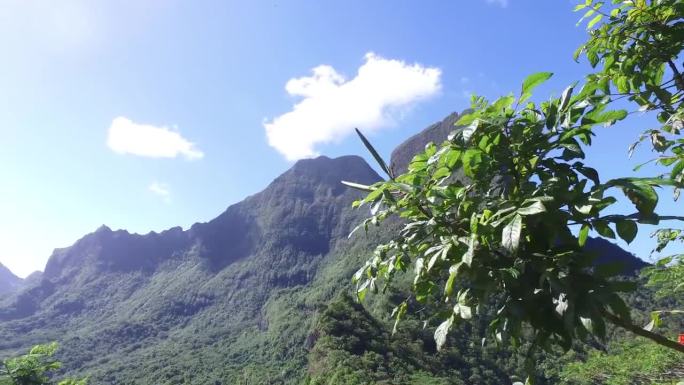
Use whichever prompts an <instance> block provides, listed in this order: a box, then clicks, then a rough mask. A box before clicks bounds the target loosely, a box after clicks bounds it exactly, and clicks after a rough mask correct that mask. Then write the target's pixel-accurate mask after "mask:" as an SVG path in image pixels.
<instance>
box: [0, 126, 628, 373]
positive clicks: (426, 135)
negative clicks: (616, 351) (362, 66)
mask: <svg viewBox="0 0 684 385" xmlns="http://www.w3.org/2000/svg"><path fill="white" fill-rule="evenodd" d="M456 117H457V115H455V114H452V115H450V116H449V117H448V118H447V119H446V120H444V121H442V122H439V123H436V124H435V125H432V126H430V127H429V128H428V129H427V130H425V131H424V132H423V133H421V134H418V135H416V136H414V137H412V138H411V139H409V140H407V141H406V142H405V143H403V144H402V145H400V146H399V147H397V149H396V150H395V151H394V152H393V156H392V165H393V167H395V169H397V170H401V169H402V167H403V168H404V169H405V167H406V165H407V164H408V162H409V160H410V158H411V157H412V154H413V153H414V152H415V151H418V150H420V149H422V148H423V147H424V146H425V144H426V143H427V142H428V141H443V140H444V139H445V138H446V135H448V133H449V131H450V130H451V128H452V127H453V122H454V121H455V119H456ZM341 180H349V181H355V182H358V183H363V184H372V183H374V182H376V181H378V180H380V177H379V176H378V175H377V174H376V173H375V171H373V170H372V169H371V168H370V167H369V166H368V164H367V163H366V162H365V161H364V160H363V159H362V158H360V157H356V156H344V157H340V158H336V159H330V158H327V157H319V158H316V159H307V160H301V161H299V162H297V163H296V164H294V165H293V167H292V168H291V169H290V170H288V171H286V172H285V173H283V174H282V175H281V176H279V177H278V178H276V179H275V180H274V181H273V182H272V183H271V184H270V185H268V186H267V187H266V188H265V189H264V190H263V191H261V192H259V193H257V194H255V195H252V196H250V197H247V198H246V199H245V200H243V201H241V202H239V203H236V204H234V205H231V206H230V207H228V208H227V209H226V210H225V211H224V212H223V213H222V214H220V215H219V216H218V217H216V218H215V219H213V220H211V221H209V222H206V223H197V224H194V225H193V226H192V227H190V228H189V229H187V230H183V229H182V228H179V227H176V228H171V229H168V230H166V231H163V232H160V233H155V232H151V233H148V234H144V235H141V234H131V233H129V232H127V231H125V230H112V229H110V228H108V227H107V226H101V227H100V228H98V229H97V230H96V231H94V232H93V233H90V234H87V235H85V236H84V237H82V238H81V239H79V240H78V241H76V242H75V243H74V244H73V245H72V246H70V247H67V248H62V249H56V250H55V251H54V252H53V254H52V255H51V257H50V258H49V261H48V263H47V265H46V268H45V271H44V273H43V274H37V275H34V276H32V277H31V278H30V279H27V280H26V283H25V285H24V287H23V288H22V289H21V290H19V291H17V292H15V293H13V294H10V295H7V296H4V297H3V296H0V357H4V356H6V355H9V354H13V353H16V352H18V351H21V350H24V349H26V348H27V347H28V346H31V345H33V344H38V343H45V342H48V341H53V340H54V341H59V342H60V346H61V348H60V351H59V357H58V358H59V359H60V360H61V361H63V362H64V365H65V366H64V368H63V370H64V374H68V375H71V376H82V375H86V374H87V375H88V376H90V379H91V383H93V384H141V385H142V384H144V385H149V384H181V383H186V384H212V385H221V384H305V383H306V384H319V383H325V384H329V385H341V384H344V385H349V384H352V383H354V382H351V380H350V379H351V378H352V377H355V378H356V379H357V380H358V381H360V382H358V383H359V384H365V383H366V382H364V381H365V380H364V376H365V375H366V374H367V373H369V371H372V372H373V378H374V379H375V380H377V382H378V383H386V384H390V383H397V384H399V383H401V384H452V383H453V384H477V383H502V382H503V383H506V381H507V379H508V378H509V377H508V376H509V374H510V373H516V372H519V371H520V364H521V362H522V361H521V360H517V358H515V357H514V356H513V355H512V354H511V352H510V351H506V350H502V351H487V350H484V348H480V347H478V346H479V338H481V336H480V334H481V333H482V331H483V330H484V329H485V327H486V324H482V325H474V326H467V325H463V326H462V327H460V328H459V329H455V330H456V331H455V332H454V334H453V336H451V337H450V338H451V341H452V343H450V346H452V347H453V348H452V349H450V350H448V351H446V352H440V353H437V352H436V351H435V348H434V343H433V342H432V338H431V335H430V331H429V330H423V329H422V326H421V325H422V323H421V322H418V321H417V320H414V321H411V320H408V321H407V324H408V325H412V326H410V327H407V329H406V331H405V332H404V331H402V333H403V334H402V336H403V337H402V339H398V340H391V338H392V337H391V336H390V333H389V330H391V326H388V321H389V320H388V319H387V318H388V317H387V315H388V310H389V309H391V307H392V306H393V305H394V304H396V302H397V301H398V300H399V298H400V295H402V293H400V292H393V293H390V295H388V296H372V298H369V299H368V300H367V302H366V304H365V305H364V306H360V305H358V304H354V303H353V301H351V302H350V300H349V298H348V297H345V296H344V293H349V292H351V290H352V288H351V286H352V285H351V282H350V277H351V276H352V274H353V272H354V271H355V270H356V269H357V268H358V267H359V266H360V265H361V264H362V263H363V262H364V261H365V260H366V259H367V258H368V256H369V255H371V253H372V250H373V248H374V246H375V245H377V244H378V243H379V242H381V241H382V240H386V239H388V236H389V232H390V231H391V229H371V230H370V231H369V232H368V233H367V234H365V235H364V234H359V233H357V234H355V236H354V237H352V238H348V234H349V232H350V230H351V229H352V228H353V227H354V226H355V225H356V224H358V223H359V222H360V221H361V220H362V219H364V218H365V217H366V216H367V215H368V213H367V212H366V211H364V210H353V209H352V208H351V204H352V202H353V201H354V200H355V199H357V198H359V197H360V194H359V193H358V192H356V191H353V190H350V189H348V188H347V187H345V186H344V185H342V184H341V183H340V181H341ZM615 247H617V246H615ZM612 251H614V250H612V249H611V252H612ZM364 339H368V340H367V341H366V342H363V341H364ZM388 341H389V342H391V341H394V342H392V344H391V346H389V345H388V346H389V347H388V348H383V347H382V345H383V344H384V343H386V342H388ZM417 356H420V359H418V358H416V357H417ZM352 363H353V365H358V367H357V369H358V370H356V369H355V371H352V373H349V372H348V370H347V369H349V366H348V365H352ZM332 373H337V374H336V375H339V376H340V377H339V378H338V379H337V380H334V381H333V379H330V378H328V377H327V376H328V375H329V374H332ZM359 376H360V377H359ZM391 378H397V379H399V378H401V379H402V380H401V381H399V380H397V382H388V381H389V379H391ZM328 380H330V381H328Z"/></svg>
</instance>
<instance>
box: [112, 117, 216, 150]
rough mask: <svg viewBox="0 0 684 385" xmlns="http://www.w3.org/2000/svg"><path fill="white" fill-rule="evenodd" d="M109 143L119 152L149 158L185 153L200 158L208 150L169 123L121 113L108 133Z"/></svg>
mask: <svg viewBox="0 0 684 385" xmlns="http://www.w3.org/2000/svg"><path fill="white" fill-rule="evenodd" d="M107 146H108V147H109V148H110V149H111V150H112V151H114V152H116V153H118V154H131V155H137V156H143V157H148V158H176V157H179V156H183V157H185V159H188V160H194V159H200V158H202V157H204V153H203V152H202V151H200V150H199V149H198V148H197V147H196V146H195V144H194V143H192V142H190V141H188V140H187V139H185V138H184V137H182V136H181V134H180V133H179V132H177V131H176V130H173V129H170V128H168V127H165V126H161V127H157V126H153V125H150V124H141V123H135V122H133V121H132V120H130V119H128V118H125V117H123V116H120V117H118V118H115V119H114V120H113V121H112V124H111V125H110V126H109V132H108V134H107Z"/></svg>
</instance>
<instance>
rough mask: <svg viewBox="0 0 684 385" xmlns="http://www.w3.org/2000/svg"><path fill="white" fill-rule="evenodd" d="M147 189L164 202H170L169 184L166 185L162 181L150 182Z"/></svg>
mask: <svg viewBox="0 0 684 385" xmlns="http://www.w3.org/2000/svg"><path fill="white" fill-rule="evenodd" d="M147 189H148V190H149V191H150V192H151V193H153V194H155V195H158V196H159V197H161V199H162V200H163V201H164V202H166V203H171V190H169V186H167V185H166V184H164V183H159V182H152V183H151V184H150V185H149V186H148V187H147Z"/></svg>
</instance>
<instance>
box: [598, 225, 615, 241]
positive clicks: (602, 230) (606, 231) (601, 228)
mask: <svg viewBox="0 0 684 385" xmlns="http://www.w3.org/2000/svg"><path fill="white" fill-rule="evenodd" d="M594 229H595V230H596V232H597V233H599V234H600V235H602V236H604V237H606V238H610V239H615V232H613V229H611V228H610V226H609V225H608V223H607V222H604V221H595V222H594Z"/></svg>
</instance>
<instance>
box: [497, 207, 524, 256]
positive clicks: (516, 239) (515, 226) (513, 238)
mask: <svg viewBox="0 0 684 385" xmlns="http://www.w3.org/2000/svg"><path fill="white" fill-rule="evenodd" d="M521 232H522V216H521V215H519V214H516V215H515V216H513V219H512V220H511V221H510V222H509V223H508V224H507V225H506V226H505V227H504V228H503V231H502V232H501V245H502V246H503V247H504V248H505V249H506V250H508V251H509V252H511V253H515V252H516V251H518V247H519V246H520V233H521Z"/></svg>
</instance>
